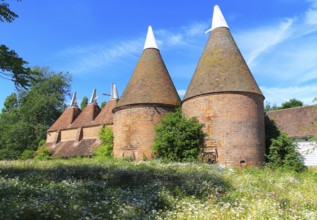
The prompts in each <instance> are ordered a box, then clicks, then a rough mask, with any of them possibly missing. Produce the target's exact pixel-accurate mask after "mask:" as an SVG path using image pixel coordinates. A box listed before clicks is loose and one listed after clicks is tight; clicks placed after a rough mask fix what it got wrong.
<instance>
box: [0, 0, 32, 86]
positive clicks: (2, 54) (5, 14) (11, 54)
mask: <svg viewBox="0 0 317 220" xmlns="http://www.w3.org/2000/svg"><path fill="white" fill-rule="evenodd" d="M1 2H4V0H1ZM17 17H18V15H17V14H15V13H14V12H13V11H11V10H10V8H9V4H7V3H0V21H1V22H9V23H11V22H12V21H14V20H15V19H16V18H17ZM27 64H28V63H27V62H26V61H25V60H23V59H22V58H21V57H19V55H18V54H17V53H16V52H15V51H14V50H10V49H9V48H8V47H7V46H6V45H3V44H2V45H0V77H1V78H2V79H8V80H11V81H13V82H14V84H15V86H16V88H17V89H21V88H24V89H26V88H28V87H29V86H30V81H31V80H34V79H35V78H34V77H35V75H34V73H33V72H32V71H31V69H30V68H28V67H27V66H26V65H27Z"/></svg>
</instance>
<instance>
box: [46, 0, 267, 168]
mask: <svg viewBox="0 0 317 220" xmlns="http://www.w3.org/2000/svg"><path fill="white" fill-rule="evenodd" d="M93 97H94V96H93ZM92 100H94V98H92ZM263 100H264V96H263V94H262V92H261V91H260V89H259V87H258V85H257V83H256V82H255V80H254V78H253V76H252V74H251V72H250V70H249V68H248V66H247V64H246V63H245V61H244V59H243V57H242V55H241V53H240V51H239V48H238V46H237V45H236V43H235V41H234V39H233V37H232V35H231V33H230V30H229V28H228V25H227V23H226V21H225V19H224V17H223V15H222V13H221V11H220V9H219V7H218V6H215V9H214V15H213V22H212V28H211V34H210V37H209V39H208V42H207V44H206V47H205V49H204V51H203V54H202V56H201V59H200V61H199V63H198V65H197V68H196V71H195V73H194V75H193V78H192V80H191V82H190V85H189V87H188V90H187V93H186V95H185V97H184V100H183V102H182V108H183V112H184V114H185V116H187V117H197V118H198V120H199V121H200V122H201V123H203V124H204V131H205V132H206V133H207V138H206V148H205V153H206V156H207V157H210V158H212V160H213V161H214V162H218V163H220V164H228V165H241V163H242V164H246V165H261V164H262V163H263V162H264V152H265V143H264V110H263ZM180 105H181V101H180V98H179V96H178V94H177V92H176V89H175V86H174V84H173V82H172V79H171V77H170V75H169V73H168V70H167V68H166V66H165V64H164V61H163V59H162V57H161V54H160V51H159V49H158V47H157V44H156V41H155V37H154V33H153V31H152V28H151V27H149V30H148V34H147V38H146V42H145V46H144V50H143V53H142V55H141V57H140V59H139V61H138V63H137V65H136V67H135V69H134V72H133V74H132V76H131V78H130V81H129V83H128V85H127V86H126V88H125V90H124V92H123V94H122V96H121V98H120V99H118V95H116V98H115V99H113V100H112V101H110V102H108V103H107V105H106V106H105V107H104V109H102V110H100V108H99V107H98V105H97V104H96V103H95V102H93V101H91V102H90V104H89V105H88V106H87V107H86V108H85V109H84V110H83V111H82V112H81V111H80V110H79V109H78V108H77V107H76V106H75V105H71V107H69V108H68V109H66V110H65V112H64V113H63V114H62V116H61V117H60V119H58V120H57V121H56V122H55V123H54V125H53V126H52V127H51V128H50V129H49V130H48V136H47V144H48V145H49V146H51V149H52V151H53V152H54V154H55V155H61V156H75V155H91V154H92V153H93V152H92V148H93V147H96V146H98V144H100V140H99V138H98V132H99V130H100V129H101V128H102V127H104V126H112V127H113V132H114V156H115V157H117V158H122V157H130V158H132V159H136V160H141V159H143V158H148V159H151V158H153V156H152V153H153V152H152V149H151V146H152V145H153V142H154V136H155V131H154V127H155V125H157V124H158V123H159V122H160V120H161V118H162V117H163V116H164V115H165V114H166V113H167V112H170V111H174V110H175V108H176V107H178V106H180Z"/></svg>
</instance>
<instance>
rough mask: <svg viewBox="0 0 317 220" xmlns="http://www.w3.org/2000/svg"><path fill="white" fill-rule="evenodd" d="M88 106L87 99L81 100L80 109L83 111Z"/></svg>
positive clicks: (85, 97)
mask: <svg viewBox="0 0 317 220" xmlns="http://www.w3.org/2000/svg"><path fill="white" fill-rule="evenodd" d="M87 105H88V97H87V96H84V97H83V100H82V101H81V103H80V109H81V110H84V108H85V107H86V106H87Z"/></svg>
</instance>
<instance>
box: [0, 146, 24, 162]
mask: <svg viewBox="0 0 317 220" xmlns="http://www.w3.org/2000/svg"><path fill="white" fill-rule="evenodd" d="M19 154H20V152H19V151H16V150H12V149H7V148H4V149H0V160H16V159H18V157H19Z"/></svg>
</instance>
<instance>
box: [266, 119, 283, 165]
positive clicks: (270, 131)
mask: <svg viewBox="0 0 317 220" xmlns="http://www.w3.org/2000/svg"><path fill="white" fill-rule="evenodd" d="M280 134H281V132H280V130H279V129H278V127H277V126H276V124H275V122H274V121H273V120H271V119H270V118H269V117H268V116H266V117H265V148H266V150H265V153H266V155H269V153H270V146H271V144H272V140H274V139H276V138H277V137H278V136H279V135H280ZM266 159H267V158H266Z"/></svg>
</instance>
